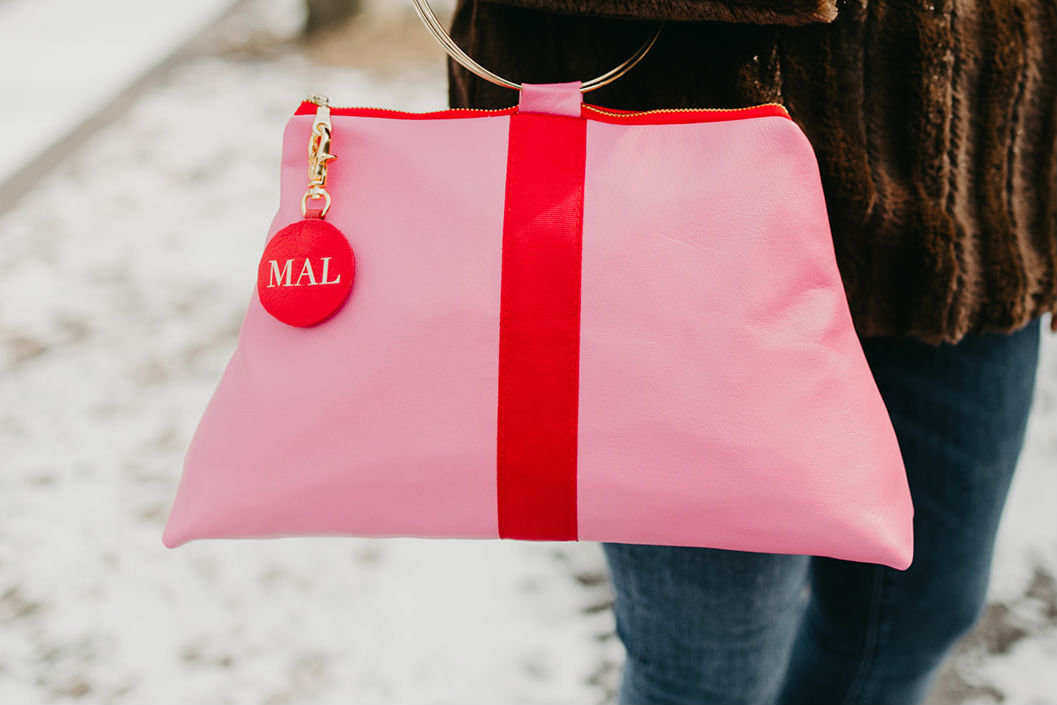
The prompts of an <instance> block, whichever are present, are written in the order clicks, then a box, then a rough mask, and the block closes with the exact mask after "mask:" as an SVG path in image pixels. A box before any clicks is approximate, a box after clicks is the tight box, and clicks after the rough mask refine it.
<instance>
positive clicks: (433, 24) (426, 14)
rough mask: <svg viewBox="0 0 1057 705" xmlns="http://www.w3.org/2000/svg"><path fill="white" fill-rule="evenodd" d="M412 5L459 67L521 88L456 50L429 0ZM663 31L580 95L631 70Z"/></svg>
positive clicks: (586, 84)
mask: <svg viewBox="0 0 1057 705" xmlns="http://www.w3.org/2000/svg"><path fill="white" fill-rule="evenodd" d="M411 2H412V3H413V4H414V6H415V12H417V13H418V16H419V18H421V20H422V23H423V24H425V25H426V29H427V30H429V33H430V34H431V35H432V36H433V38H434V39H436V40H437V42H438V43H439V44H440V45H441V46H442V47H444V51H446V52H448V56H450V57H451V58H452V59H454V60H455V61H456V62H457V63H458V64H459V65H460V66H463V67H464V68H466V69H467V70H468V71H470V72H471V73H474V74H476V75H478V76H480V77H481V78H483V79H484V80H486V81H489V82H490V83H494V84H496V85H497V86H504V87H506V88H513V89H515V90H521V88H522V85H521V84H520V83H515V82H514V81H509V80H507V79H505V78H503V77H502V76H499V75H497V74H494V73H492V72H491V71H489V70H488V69H486V68H485V67H484V66H481V65H480V64H479V63H477V62H476V61H474V60H473V59H471V58H470V57H469V56H468V55H467V54H466V52H464V51H463V50H462V49H460V48H459V45H458V44H456V43H455V41H454V40H453V39H452V38H451V36H450V35H449V34H448V32H447V30H445V29H444V27H443V25H441V23H440V21H439V20H438V19H437V16H436V15H435V14H434V13H433V8H432V7H430V6H429V1H428V0H411ZM662 29H664V23H661V25H660V26H659V27H657V31H655V32H654V33H653V36H651V37H650V38H649V39H647V40H646V43H645V44H643V45H642V46H640V47H639V48H638V51H636V52H635V53H634V54H632V55H631V56H630V57H628V59H627V60H626V61H624V63H622V64H620V65H619V66H617V67H615V68H613V69H612V70H610V71H607V72H605V73H604V74H602V75H601V76H596V77H595V78H592V79H591V80H590V81H584V82H583V84H582V85H581V86H580V92H581V93H587V92H588V91H593V90H594V89H596V88H601V87H602V86H604V85H606V84H607V83H612V82H613V81H615V80H617V79H618V78H620V77H621V76H623V75H624V74H626V73H627V72H628V71H630V70H631V69H632V68H633V67H634V66H635V64H637V63H639V62H640V61H642V57H644V56H646V53H647V52H648V51H649V50H650V49H652V48H653V45H654V44H655V43H656V42H657V37H659V36H661V30H662Z"/></svg>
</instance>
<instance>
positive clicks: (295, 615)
mask: <svg viewBox="0 0 1057 705" xmlns="http://www.w3.org/2000/svg"><path fill="white" fill-rule="evenodd" d="M2 7H3V5H0V8H2ZM310 91H322V92H326V93H329V94H330V96H331V98H332V99H334V102H335V103H338V104H357V105H372V104H373V105H382V106H388V107H398V108H404V109H409V110H428V109H436V108H442V107H444V105H445V88H444V82H443V64H442V62H441V58H440V54H439V50H438V54H437V59H436V64H435V66H434V67H430V68H426V69H424V70H422V71H414V72H409V73H406V74H404V75H402V76H401V77H400V78H399V79H398V80H391V81H390V80H386V81H383V80H380V79H378V78H376V77H372V76H371V75H369V74H365V73H362V72H356V71H350V70H339V69H322V68H319V67H317V66H315V65H313V64H311V63H310V62H309V61H307V60H306V59H304V58H303V57H301V56H300V55H298V54H297V53H296V52H294V51H288V52H286V53H284V54H282V55H280V56H277V57H275V58H268V59H261V58H242V59H239V58H232V57H226V58H225V57H220V58H205V59H201V60H197V61H195V62H192V63H189V64H187V65H185V66H183V67H181V68H179V69H177V70H175V71H173V72H172V73H171V74H170V75H169V77H168V79H167V80H166V82H165V83H164V84H161V85H157V86H154V87H153V88H151V89H150V90H148V91H146V92H145V93H144V95H142V96H141V98H140V99H139V100H138V101H137V102H136V103H135V105H134V106H133V107H132V109H131V110H130V111H129V112H128V113H127V114H125V115H122V116H121V117H120V118H119V119H118V120H117V121H116V122H115V123H113V124H112V125H110V126H108V127H107V128H105V129H103V130H102V131H101V132H100V133H99V134H98V135H96V136H95V137H94V138H93V139H92V140H91V142H90V143H89V144H88V145H87V146H86V147H85V149H84V150H83V151H81V152H80V153H79V154H77V155H76V156H75V157H74V158H72V159H70V160H67V161H65V162H63V163H61V164H60V165H59V166H57V167H56V168H55V169H54V171H53V172H52V173H51V174H49V175H48V176H47V177H46V178H45V179H44V180H43V181H42V182H41V183H40V184H39V187H38V188H37V189H35V190H34V191H33V192H32V193H31V194H29V195H28V196H26V197H25V198H24V199H23V200H22V201H21V202H20V203H19V204H18V205H17V206H16V207H15V208H14V209H13V210H12V211H10V212H9V213H7V214H6V215H5V216H3V217H0V246H2V247H3V249H4V252H5V257H6V258H7V263H8V268H7V271H8V274H7V276H6V277H5V278H3V279H0V400H2V404H0V448H2V449H3V450H2V453H0V464H2V465H0V467H2V471H0V536H3V540H2V541H0V703H5V704H6V703H25V704H27V705H29V704H33V703H49V704H50V703H69V702H93V703H95V702H109V703H130V704H136V705H141V704H143V703H150V704H152V705H154V704H158V703H174V704H177V703H178V704H181V705H183V704H186V703H206V702H209V703H216V702H223V703H256V704H260V703H269V704H275V705H279V704H282V703H313V704H323V703H339V702H342V703H347V702H371V703H402V704H405V705H406V704H409V703H458V704H459V705H467V704H470V703H496V702H503V703H563V704H568V703H605V702H607V701H608V700H609V698H610V697H611V696H612V692H613V689H614V688H615V686H616V683H617V678H618V675H619V667H620V663H621V660H622V658H623V652H622V648H621V646H620V644H619V641H618V640H617V639H616V637H615V635H614V633H613V632H614V624H613V619H612V614H611V612H610V610H609V609H608V604H609V600H610V599H611V593H610V588H609V585H608V583H607V580H606V573H605V564H604V561H603V559H602V555H601V551H600V550H599V547H598V546H597V545H596V544H590V543H588V544H549V543H530V542H495V541H492V542H487V541H481V542H474V541H426V540H412V539H379V540H355V539H340V540H291V541H270V542H203V543H197V544H192V545H190V546H188V547H185V548H182V549H180V550H176V551H168V550H166V549H164V548H163V547H162V545H161V540H160V536H161V530H162V526H163V523H164V520H165V516H166V513H167V511H168V508H169V505H170V502H171V500H172V497H173V493H174V491H175V487H176V483H177V481H178V476H179V471H180V465H181V461H182V457H183V452H184V451H185V449H186V447H187V443H188V442H189V440H190V437H191V433H192V432H193V430H194V426H195V424H196V423H197V421H198V418H199V416H200V415H201V412H202V410H203V408H204V406H205V404H206V402H207V400H208V398H209V395H210V394H211V393H212V391H213V388H214V386H215V384H216V382H217V380H218V379H219V376H220V372H221V370H222V369H223V366H224V365H225V364H226V362H227V360H228V358H229V357H230V355H231V352H232V350H233V349H234V345H235V336H236V334H237V332H238V327H239V324H240V322H241V318H242V315H243V313H244V311H245V306H246V303H247V302H248V300H249V297H250V293H251V287H252V285H253V282H254V281H255V279H254V276H255V269H256V262H257V257H258V256H259V253H260V248H261V246H262V244H263V237H264V235H265V232H266V230H267V227H268V224H269V222H270V220H271V217H272V214H273V212H274V209H275V207H276V202H277V196H278V173H279V157H280V137H281V132H282V128H283V125H284V123H285V122H286V120H287V118H288V117H289V115H290V114H291V112H292V111H293V110H294V108H295V107H296V106H297V104H298V102H299V101H300V99H301V97H303V96H304V95H306V94H307V93H309V92H310ZM233 117H234V120H235V124H236V125H237V127H238V130H239V143H238V149H237V150H234V151H233V150H232V149H231V139H230V138H231V133H230V129H231V127H232V119H233ZM130 145H135V149H130V148H129V147H130ZM217 155H222V156H223V157H224V158H223V160H222V163H220V162H218V159H217ZM1029 433H1030V437H1029V441H1028V447H1027V450H1026V453H1025V455H1024V458H1023V462H1022V466H1021V468H1020V474H1019V476H1018V478H1017V480H1016V483H1015V486H1014V490H1013V496H1012V498H1011V500H1010V507H1009V511H1008V512H1007V516H1006V521H1005V523H1004V524H1003V528H1002V535H1001V539H1000V542H999V550H998V554H997V556H996V561H995V573H994V574H995V581H994V585H993V589H992V601H993V603H994V605H995V606H994V608H993V609H992V612H991V615H990V616H989V618H988V619H989V620H990V621H988V622H986V623H985V624H984V629H983V630H982V631H981V632H979V636H978V637H976V639H975V640H974V641H971V642H969V644H968V646H967V647H966V650H965V651H963V653H962V654H961V655H960V656H959V658H958V660H957V662H956V664H955V670H954V671H953V675H952V676H951V678H950V679H949V680H948V682H947V684H946V686H945V687H947V688H950V689H954V691H955V692H958V693H961V694H963V696H965V700H966V701H971V702H977V703H992V702H999V701H1000V700H1001V699H1002V698H1004V699H1005V701H1006V702H1011V703H1016V704H1017V705H1027V704H1028V703H1051V704H1052V703H1053V702H1055V701H1057V684H1055V683H1054V682H1053V676H1052V674H1051V671H1052V669H1051V666H1052V664H1053V663H1055V662H1057V606H1055V605H1054V603H1053V600H1054V594H1055V593H1054V587H1053V576H1054V575H1057V522H1055V519H1054V514H1053V498H1054V497H1057V336H1052V335H1048V336H1046V339H1045V346H1044V357H1043V361H1042V366H1041V368H1040V371H1039V393H1038V397H1037V400H1036V410H1035V415H1034V417H1033V419H1032V422H1031V427H1030V431H1029ZM947 692H952V691H950V690H948V691H947ZM946 702H949V700H948V701H946Z"/></svg>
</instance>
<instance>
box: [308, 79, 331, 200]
mask: <svg viewBox="0 0 1057 705" xmlns="http://www.w3.org/2000/svg"><path fill="white" fill-rule="evenodd" d="M308 100H310V101H311V102H313V103H315V104H316V119H315V120H313V121H312V134H311V135H310V136H309V138H308V190H307V191H305V195H304V197H303V198H302V199H301V214H302V215H304V216H306V217H307V216H308V213H309V211H308V203H309V201H320V200H321V201H322V206H321V207H320V208H313V209H312V210H313V213H312V215H313V216H315V217H318V218H322V217H324V216H326V214H327V211H328V210H330V194H329V193H327V189H326V186H327V165H328V164H329V163H330V160H332V159H337V157H336V156H335V155H333V154H331V153H330V135H331V124H330V101H329V100H328V99H327V97H326V96H322V95H316V94H313V95H310V96H309V97H308Z"/></svg>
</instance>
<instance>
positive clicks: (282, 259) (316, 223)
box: [257, 218, 356, 327]
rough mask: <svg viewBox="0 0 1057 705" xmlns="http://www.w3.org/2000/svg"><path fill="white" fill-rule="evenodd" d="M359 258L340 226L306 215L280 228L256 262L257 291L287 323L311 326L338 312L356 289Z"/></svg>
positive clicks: (266, 306) (263, 301)
mask: <svg viewBox="0 0 1057 705" xmlns="http://www.w3.org/2000/svg"><path fill="white" fill-rule="evenodd" d="M355 270H356V258H355V256H354V255H353V254H352V248H351V247H350V246H349V241H348V240H347V239H346V238H345V236H344V235H343V234H342V233H341V231H340V230H338V229H337V228H336V227H334V226H333V225H331V224H330V223H328V222H326V221H324V220H319V219H318V218H306V219H304V220H299V221H297V222H296V223H293V224H291V225H287V226H286V227H285V228H283V229H282V230H280V231H279V232H277V233H276V234H275V235H274V236H272V239H271V240H270V241H269V242H268V246H267V247H265V248H264V254H263V255H262V256H261V263H260V265H259V266H258V267H257V295H258V296H259V297H260V300H261V304H262V305H263V306H264V310H266V311H267V312H268V313H270V314H272V315H273V316H275V317H276V318H277V319H279V320H280V321H282V322H283V323H286V324H289V325H291V326H300V327H306V326H311V325H315V324H316V323H320V322H321V321H324V320H326V319H327V318H329V317H330V316H331V315H333V314H334V313H335V312H336V311H337V310H338V309H339V308H341V306H342V305H343V304H344V303H345V300H346V299H347V298H348V297H349V291H350V290H351V289H352V278H353V275H354V274H355Z"/></svg>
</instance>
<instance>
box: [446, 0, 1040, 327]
mask: <svg viewBox="0 0 1057 705" xmlns="http://www.w3.org/2000/svg"><path fill="white" fill-rule="evenodd" d="M658 19H667V20H678V21H670V22H668V24H667V26H666V27H665V29H664V31H663V32H662V34H661V38H660V39H659V40H658V42H657V44H656V46H655V47H654V48H653V50H652V51H651V52H650V54H649V55H647V57H646V58H645V59H644V60H643V62H642V63H641V64H640V65H639V66H637V67H636V68H635V69H633V70H632V71H631V72H630V73H628V74H627V75H626V76H624V77H623V78H621V79H620V80H618V81H616V82H615V83H613V84H610V85H609V86H606V87H604V88H601V89H599V90H598V91H596V92H594V93H591V94H589V96H588V100H589V102H592V103H596V104H599V105H604V106H607V107H613V108H623V109H636V110H641V109H649V108H661V107H741V106H745V105H752V104H755V103H762V102H770V101H775V102H780V103H783V104H784V105H785V106H786V107H787V108H788V109H789V112H790V114H791V116H792V117H793V119H794V120H796V121H797V122H798V123H799V124H800V126H801V127H802V128H803V129H804V132H805V133H806V134H807V136H808V138H809V139H810V141H811V143H812V145H813V146H814V148H815V152H816V154H817V156H818V160H819V167H820V170H821V173H822V181H823V188H824V190H825V193H826V201H827V205H828V208H829V214H830V223H831V226H832V230H833V237H834V243H835V247H836V252H837V261H838V264H839V265H840V269H841V274H842V276H843V278H844V283H845V287H846V289H847V293H848V299H849V302H850V304H851V308H852V314H853V316H854V318H855V322H856V326H857V329H858V330H859V332H860V333H861V334H862V335H864V336H876V335H890V336H903V335H910V336H916V337H919V338H922V339H924V340H928V341H931V342H940V341H947V342H955V341H957V340H959V339H960V338H961V337H962V336H964V335H965V334H967V333H974V332H982V331H1009V330H1012V329H1015V328H1017V327H1019V326H1021V325H1023V324H1025V323H1026V322H1028V321H1029V320H1031V319H1032V318H1035V317H1037V316H1039V315H1041V314H1043V313H1044V312H1046V311H1054V310H1057V116H1055V113H1057V0H642V1H638V2H637V1H636V0H502V2H490V1H488V0H459V3H458V6H457V8H456V14H455V18H454V20H453V25H452V35H453V37H454V38H455V40H456V41H457V42H458V43H459V44H460V45H461V46H462V47H463V48H464V49H466V51H467V52H468V53H469V54H470V55H471V56H473V57H474V58H475V59H477V60H478V61H480V62H481V63H482V64H483V65H485V66H486V67H488V68H490V69H492V70H493V71H495V72H496V73H499V74H500V75H502V76H505V77H507V78H510V79H512V80H516V81H528V82H533V83H542V82H549V81H568V80H574V79H586V78H589V77H593V76H595V75H598V74H600V73H602V72H604V71H606V70H608V69H609V68H611V67H612V66H614V65H616V64H617V63H619V62H621V61H623V60H624V59H625V58H626V57H627V56H628V55H630V54H631V53H632V51H634V49H635V48H636V47H638V46H639V45H640V44H641V43H642V41H644V39H645V38H646V37H648V36H649V34H650V33H651V31H652V29H653V27H654V26H655V21H656V20H658ZM450 72H451V73H450V79H451V80H450V97H451V103H452V105H453V106H454V107H481V108H494V107H502V106H507V105H510V104H512V103H514V102H516V96H515V95H514V94H513V93H512V92H511V91H509V90H507V89H504V88H500V87H497V86H494V85H491V84H488V83H485V82H484V81H482V80H480V79H478V78H476V77H475V76H472V75H471V74H469V73H468V72H466V71H465V70H463V69H461V68H460V67H455V66H454V65H453V66H452V67H451V68H450Z"/></svg>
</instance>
